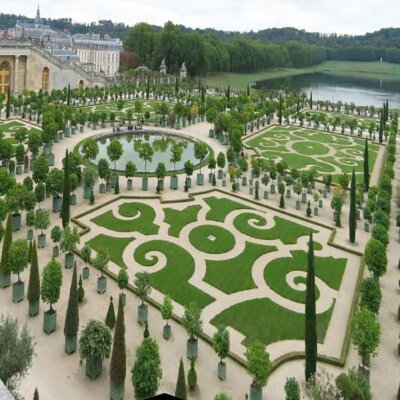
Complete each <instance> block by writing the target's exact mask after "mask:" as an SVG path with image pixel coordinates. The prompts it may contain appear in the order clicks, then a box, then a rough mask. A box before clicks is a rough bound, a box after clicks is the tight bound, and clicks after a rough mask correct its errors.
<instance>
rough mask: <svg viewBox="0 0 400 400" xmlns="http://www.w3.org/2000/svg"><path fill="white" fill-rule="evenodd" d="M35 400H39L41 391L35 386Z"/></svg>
mask: <svg viewBox="0 0 400 400" xmlns="http://www.w3.org/2000/svg"><path fill="white" fill-rule="evenodd" d="M33 400H39V392H38V390H37V388H35V393H34V394H33Z"/></svg>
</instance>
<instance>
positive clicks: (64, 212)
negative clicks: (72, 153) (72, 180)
mask: <svg viewBox="0 0 400 400" xmlns="http://www.w3.org/2000/svg"><path fill="white" fill-rule="evenodd" d="M68 158H69V157H68V150H65V163H64V189H63V198H62V207H61V218H62V226H63V228H65V227H66V226H67V225H68V224H69V219H70V216H71V214H70V206H69V204H70V196H71V188H70V184H69V160H68Z"/></svg>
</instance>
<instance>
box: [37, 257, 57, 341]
mask: <svg viewBox="0 0 400 400" xmlns="http://www.w3.org/2000/svg"><path fill="white" fill-rule="evenodd" d="M61 285H62V270H61V264H60V263H59V262H58V261H56V260H54V258H53V259H52V260H51V261H50V262H49V263H48V264H47V265H46V266H45V267H44V268H43V278H42V287H41V290H40V294H41V298H42V300H43V301H44V302H45V303H47V304H50V309H49V310H47V311H45V313H44V319H43V330H44V331H45V332H46V333H47V334H50V333H52V332H54V331H55V330H56V326H57V312H56V310H54V309H53V304H55V303H57V301H58V299H59V298H60V289H61Z"/></svg>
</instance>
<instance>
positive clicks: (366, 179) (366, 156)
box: [364, 139, 369, 192]
mask: <svg viewBox="0 0 400 400" xmlns="http://www.w3.org/2000/svg"><path fill="white" fill-rule="evenodd" d="M364 186H365V191H366V192H368V190H369V152H368V139H365V147H364Z"/></svg>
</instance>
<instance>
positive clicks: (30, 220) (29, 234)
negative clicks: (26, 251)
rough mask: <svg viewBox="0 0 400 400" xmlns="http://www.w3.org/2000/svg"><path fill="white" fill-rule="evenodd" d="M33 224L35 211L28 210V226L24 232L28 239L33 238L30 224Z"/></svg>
mask: <svg viewBox="0 0 400 400" xmlns="http://www.w3.org/2000/svg"><path fill="white" fill-rule="evenodd" d="M34 224H35V211H33V210H29V211H27V213H26V225H28V226H29V229H28V232H27V233H26V238H27V239H28V240H32V239H33V229H32V226H33V225H34Z"/></svg>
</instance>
